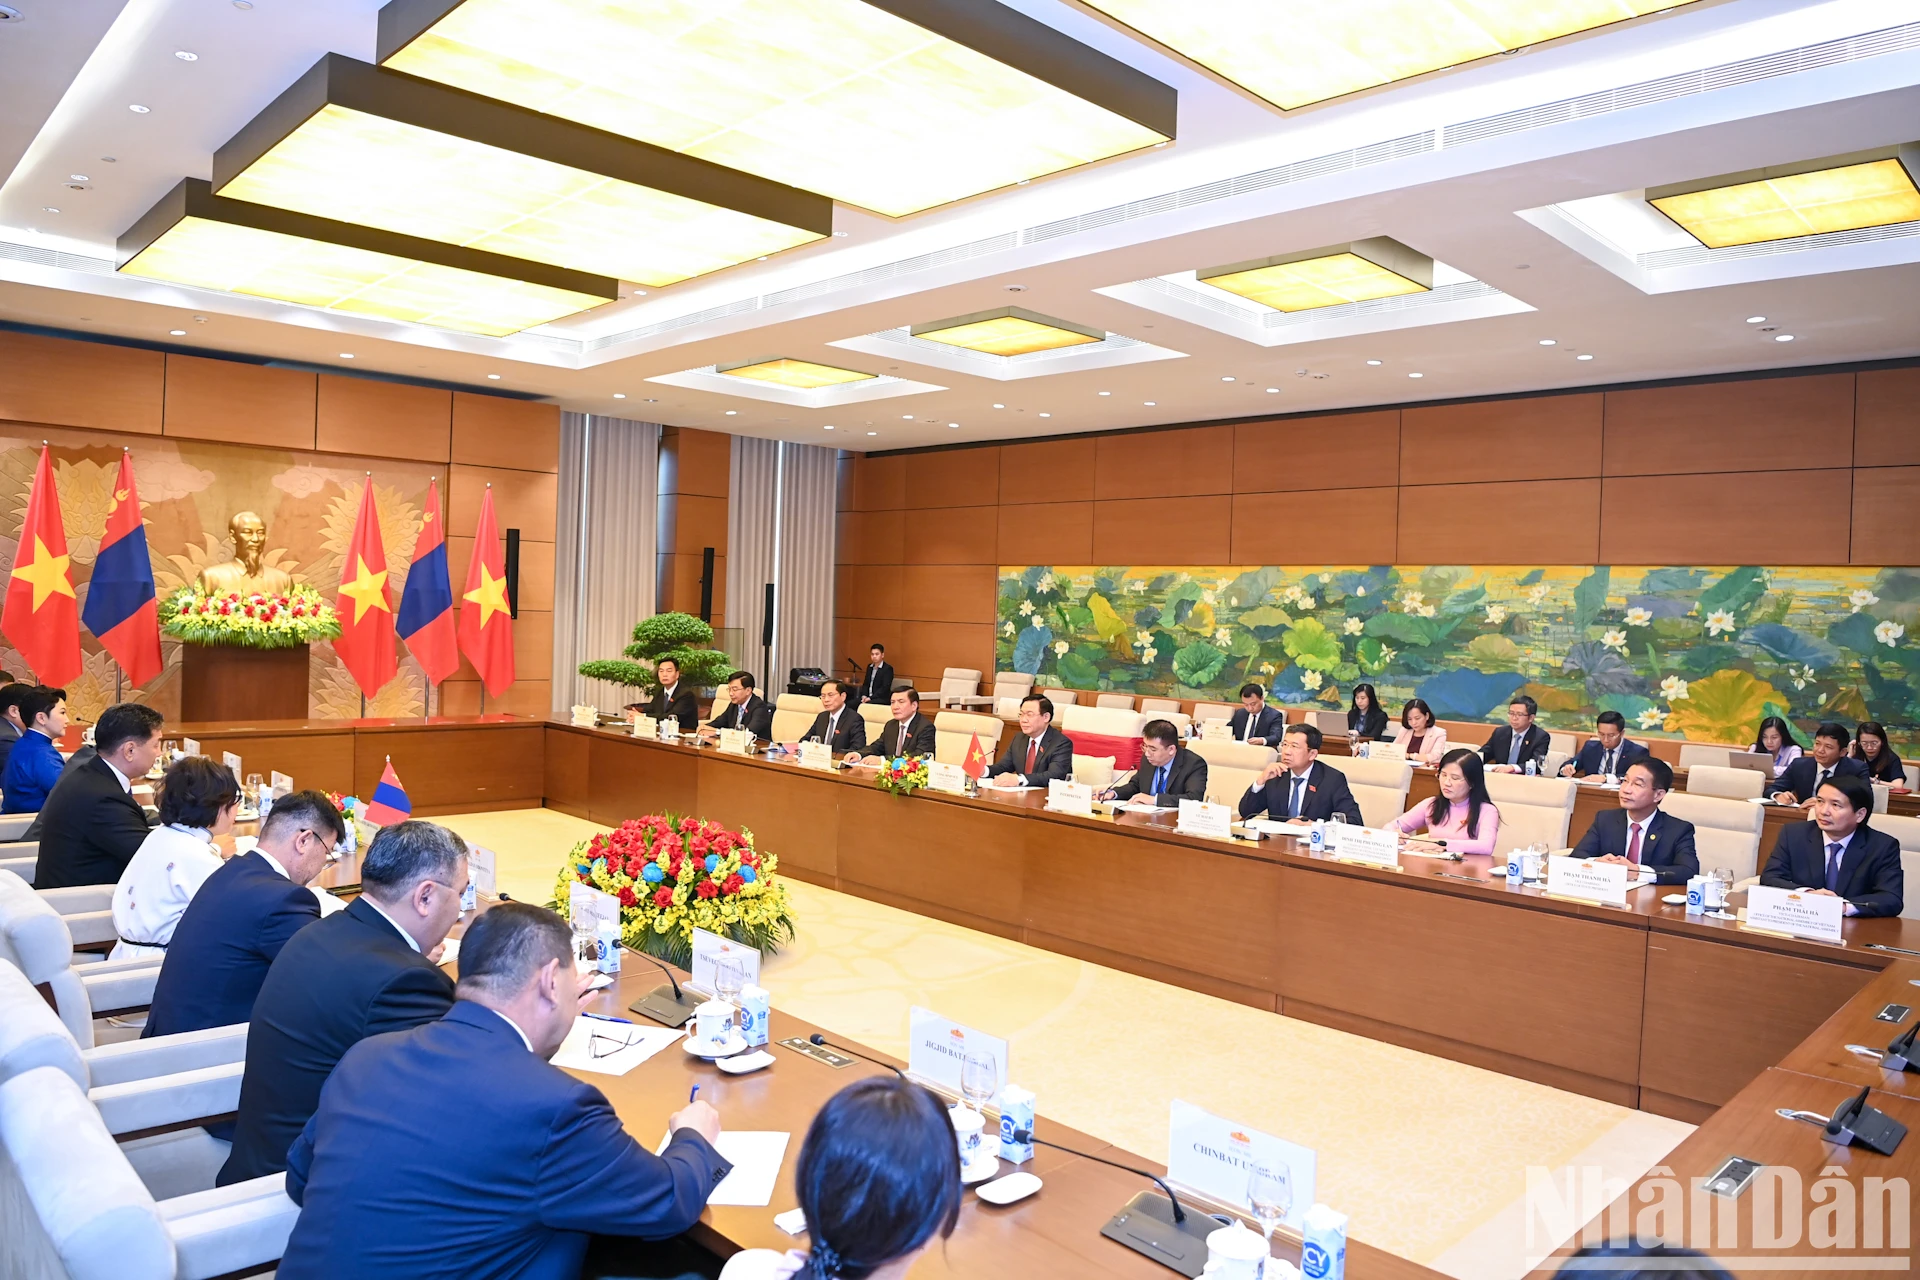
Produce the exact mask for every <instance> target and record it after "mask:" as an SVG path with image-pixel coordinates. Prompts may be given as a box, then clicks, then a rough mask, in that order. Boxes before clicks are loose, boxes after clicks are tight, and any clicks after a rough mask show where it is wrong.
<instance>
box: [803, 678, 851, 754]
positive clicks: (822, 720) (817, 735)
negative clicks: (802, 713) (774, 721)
mask: <svg viewBox="0 0 1920 1280" xmlns="http://www.w3.org/2000/svg"><path fill="white" fill-rule="evenodd" d="M800 741H802V742H824V743H826V744H827V749H828V750H829V751H830V752H831V753H832V754H833V758H834V759H836V760H838V759H839V758H840V757H841V756H844V755H847V754H849V753H851V754H853V755H856V756H857V755H859V754H860V749H861V748H862V747H864V746H866V745H867V722H866V721H865V720H862V719H861V718H860V713H859V712H858V711H855V710H854V709H853V707H852V706H851V705H849V703H848V700H847V686H846V684H845V683H844V682H842V681H839V680H823V681H821V682H820V714H819V715H817V716H815V717H814V718H813V723H812V724H811V725H809V726H807V731H806V732H805V733H803V734H801V735H800Z"/></svg>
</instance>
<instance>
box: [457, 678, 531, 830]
mask: <svg viewBox="0 0 1920 1280" xmlns="http://www.w3.org/2000/svg"><path fill="white" fill-rule="evenodd" d="M482 692H483V689H482V686H481V684H480V682H479V681H478V680H448V681H447V682H446V683H445V684H443V685H441V686H440V707H439V711H438V714H440V715H443V716H476V715H479V714H480V713H481V711H483V710H484V711H485V712H486V713H487V714H488V715H496V714H499V715H514V716H546V715H548V714H550V713H551V712H552V710H553V682H552V681H550V680H530V679H528V678H527V677H526V676H521V677H520V678H519V679H517V680H515V681H514V682H513V684H512V686H511V687H509V688H508V689H507V691H506V692H505V693H503V694H501V695H500V696H499V697H497V698H495V697H488V698H487V699H486V706H485V707H484V708H483V707H482V706H481V698H480V695H481V693H482ZM471 807H473V806H469V808H471ZM501 807H502V808H506V807H509V806H505V805H503V806H501Z"/></svg>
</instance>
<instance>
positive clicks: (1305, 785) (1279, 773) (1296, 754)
mask: <svg viewBox="0 0 1920 1280" xmlns="http://www.w3.org/2000/svg"><path fill="white" fill-rule="evenodd" d="M1323 741H1325V739H1323V738H1322V737H1321V736H1320V730H1318V729H1316V728H1314V727H1313V726H1312V725H1310V724H1290V725H1288V726H1287V732H1286V735H1285V736H1284V737H1282V738H1281V739H1280V759H1279V760H1278V761H1276V762H1275V763H1273V764H1270V765H1268V766H1267V767H1266V769H1265V771H1264V772H1262V773H1261V775H1260V776H1259V778H1257V779H1256V780H1255V781H1254V784H1253V785H1252V786H1250V787H1248V788H1247V793H1246V794H1245V795H1243V796H1241V797H1240V817H1241V818H1242V820H1245V819H1247V818H1254V817H1258V816H1260V812H1261V810H1263V809H1264V810H1265V811H1266V815H1267V817H1269V818H1271V819H1272V820H1273V821H1275V822H1289V821H1291V822H1317V821H1322V820H1324V819H1328V818H1331V817H1333V816H1334V815H1335V814H1336V813H1337V814H1339V815H1340V816H1341V817H1342V818H1344V819H1346V820H1347V821H1348V822H1351V823H1354V824H1355V825H1356V826H1357V825H1358V824H1359V823H1360V806H1359V804H1358V803H1356V802H1355V801H1354V798H1353V791H1352V790H1351V789H1350V788H1349V787H1348V786H1347V775H1346V774H1344V773H1341V772H1340V771H1339V770H1338V769H1334V768H1330V767H1328V766H1327V765H1324V764H1321V763H1320V744H1321V743H1322V742H1323Z"/></svg>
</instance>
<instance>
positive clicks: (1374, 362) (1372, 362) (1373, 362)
mask: <svg viewBox="0 0 1920 1280" xmlns="http://www.w3.org/2000/svg"><path fill="white" fill-rule="evenodd" d="M1367 363H1368V364H1371V365H1378V364H1379V363H1380V362H1379V361H1378V360H1369V361H1367Z"/></svg>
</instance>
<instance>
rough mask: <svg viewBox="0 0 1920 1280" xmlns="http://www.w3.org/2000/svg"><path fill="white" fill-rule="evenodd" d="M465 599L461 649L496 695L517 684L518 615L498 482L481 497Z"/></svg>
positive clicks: (461, 628)
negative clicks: (497, 523)
mask: <svg viewBox="0 0 1920 1280" xmlns="http://www.w3.org/2000/svg"><path fill="white" fill-rule="evenodd" d="M460 598H461V599H462V600H463V601H465V602H466V605H465V607H464V608H462V609H461V610H460V652H462V653H464V654H466V655H467V661H469V662H471V663H472V664H473V669H474V670H475V671H478V672H479V673H480V681H481V683H482V684H484V685H486V687H487V692H488V693H490V694H492V695H493V696H494V697H496V698H497V697H499V696H500V695H501V694H502V693H505V692H506V690H507V686H508V685H510V684H512V683H513V614H512V611H511V609H510V608H509V606H508V604H507V559H506V554H505V553H504V552H503V551H502V550H501V548H500V533H499V531H498V530H497V529H495V528H494V524H493V486H492V485H488V486H487V491H486V495H485V496H484V497H482V498H481V499H480V523H479V525H478V526H477V527H476V528H475V529H474V531H473V559H472V561H471V562H469V563H468V565H467V589H466V591H465V592H463V593H462V594H461V596H460Z"/></svg>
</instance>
